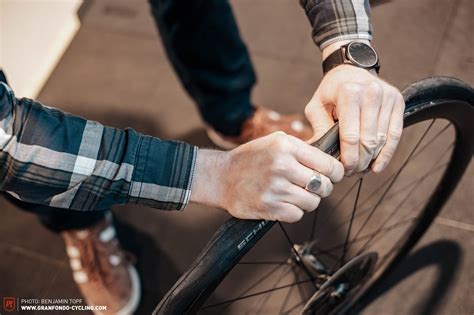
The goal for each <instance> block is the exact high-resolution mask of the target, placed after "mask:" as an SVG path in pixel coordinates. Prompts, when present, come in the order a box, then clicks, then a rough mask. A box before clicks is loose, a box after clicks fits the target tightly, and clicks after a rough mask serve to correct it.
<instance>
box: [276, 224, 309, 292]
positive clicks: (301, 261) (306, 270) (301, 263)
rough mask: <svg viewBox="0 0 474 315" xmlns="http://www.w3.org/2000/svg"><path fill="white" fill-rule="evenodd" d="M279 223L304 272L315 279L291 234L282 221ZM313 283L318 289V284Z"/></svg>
mask: <svg viewBox="0 0 474 315" xmlns="http://www.w3.org/2000/svg"><path fill="white" fill-rule="evenodd" d="M277 223H278V225H279V226H280V228H281V230H282V231H283V234H285V237H286V240H287V241H288V243H289V244H290V247H291V250H292V251H293V253H294V254H295V255H296V257H297V258H298V262H299V263H300V266H301V268H303V270H304V272H305V273H306V275H308V277H310V278H311V279H313V280H314V277H313V275H312V274H311V272H309V270H308V269H307V268H306V266H305V265H304V263H303V259H302V258H301V256H300V253H298V251H297V250H296V249H295V246H294V244H295V243H293V241H292V240H291V239H290V236H289V235H288V233H287V232H286V230H285V228H284V227H283V225H282V224H281V222H280V221H277ZM313 285H314V288H315V289H317V288H318V287H317V286H316V284H315V283H314V282H313Z"/></svg>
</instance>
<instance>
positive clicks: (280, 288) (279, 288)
mask: <svg viewBox="0 0 474 315" xmlns="http://www.w3.org/2000/svg"><path fill="white" fill-rule="evenodd" d="M312 281H313V279H306V280H301V281H298V282H294V283H291V284H285V285H282V286H279V287H276V288H273V289H268V290H265V291H260V292H257V293H252V294H248V295H244V296H241V297H237V298H234V299H230V300H227V301H223V302H219V303H215V304H211V305H207V306H205V307H203V308H201V309H202V310H204V309H208V308H211V307H217V306H221V305H225V304H229V303H233V302H236V301H240V300H243V299H248V298H251V297H254V296H258V295H262V294H266V293H270V292H274V291H278V290H282V289H286V288H291V287H293V286H296V285H300V284H303V283H308V282H312Z"/></svg>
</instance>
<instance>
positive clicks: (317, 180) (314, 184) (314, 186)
mask: <svg viewBox="0 0 474 315" xmlns="http://www.w3.org/2000/svg"><path fill="white" fill-rule="evenodd" d="M320 187H321V175H320V174H319V173H318V172H316V171H313V176H311V179H310V180H309V182H308V183H307V184H306V187H305V189H306V190H307V191H310V192H312V193H316V192H317V191H318V189H319V188H320Z"/></svg>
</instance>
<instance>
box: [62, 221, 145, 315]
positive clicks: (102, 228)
mask: <svg viewBox="0 0 474 315" xmlns="http://www.w3.org/2000/svg"><path fill="white" fill-rule="evenodd" d="M62 236H63V238H64V241H65V243H66V251H67V254H68V256H69V260H70V265H71V268H72V272H73V278H74V281H75V282H76V283H77V285H78V286H79V289H80V291H81V293H82V295H83V297H84V299H85V302H86V303H87V304H88V305H92V306H102V305H103V306H106V307H107V310H106V311H94V314H117V315H128V314H133V313H134V311H135V310H136V309H137V307H138V304H139V301H140V296H141V292H140V279H139V277H138V273H137V271H136V269H135V268H134V267H133V265H132V259H131V255H130V254H128V253H126V252H125V251H123V250H122V249H121V248H120V244H119V242H118V239H117V238H116V234H115V228H114V226H113V224H112V216H111V215H109V216H107V217H106V218H105V219H104V220H102V221H101V222H99V223H97V224H95V225H93V226H91V227H90V228H88V229H83V230H68V231H65V232H62Z"/></svg>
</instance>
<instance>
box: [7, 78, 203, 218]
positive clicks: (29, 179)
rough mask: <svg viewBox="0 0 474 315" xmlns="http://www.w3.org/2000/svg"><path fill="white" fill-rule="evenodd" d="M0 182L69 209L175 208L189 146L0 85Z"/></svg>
mask: <svg viewBox="0 0 474 315" xmlns="http://www.w3.org/2000/svg"><path fill="white" fill-rule="evenodd" d="M0 105H1V107H0V109H1V110H0V160H1V165H2V167H1V168H0V189H1V190H2V191H8V192H10V193H11V194H12V195H13V196H15V197H17V198H19V199H22V200H24V201H28V202H32V203H39V204H45V205H50V206H54V207H59V208H68V209H74V210H98V209H106V208H109V207H110V206H112V205H115V204H124V203H129V202H132V203H140V204H145V205H149V206H152V207H156V208H160V209H182V208H183V207H184V206H185V205H186V204H187V202H188V201H189V195H190V186H191V181H192V173H193V169H194V161H195V151H196V149H195V148H194V147H192V146H190V145H187V144H184V143H178V142H172V141H161V140H159V139H157V138H153V137H149V136H145V135H141V134H139V133H137V132H135V131H134V130H132V129H126V130H119V129H115V128H110V127H106V126H103V125H101V124H99V123H97V122H93V121H88V120H85V119H83V118H81V117H77V116H74V115H70V114H67V113H64V112H61V111H59V110H56V109H52V108H48V107H45V106H43V105H42V104H40V103H37V102H34V101H32V100H28V99H21V100H18V99H16V98H15V97H14V95H13V92H11V91H8V88H7V87H6V86H5V85H0Z"/></svg>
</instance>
